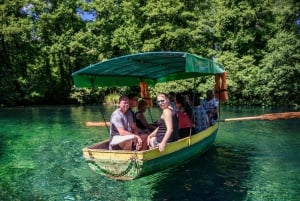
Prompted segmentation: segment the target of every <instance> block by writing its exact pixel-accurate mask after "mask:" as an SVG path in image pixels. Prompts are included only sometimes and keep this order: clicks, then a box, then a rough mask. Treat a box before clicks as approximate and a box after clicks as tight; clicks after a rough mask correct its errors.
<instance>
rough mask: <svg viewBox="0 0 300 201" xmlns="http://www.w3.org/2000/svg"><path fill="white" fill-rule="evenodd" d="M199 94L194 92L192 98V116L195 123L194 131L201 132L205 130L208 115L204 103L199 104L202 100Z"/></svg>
mask: <svg viewBox="0 0 300 201" xmlns="http://www.w3.org/2000/svg"><path fill="white" fill-rule="evenodd" d="M200 97H201V94H198V93H196V94H195V99H194V103H193V105H194V107H193V116H194V120H193V122H194V124H195V132H196V133H198V132H201V131H203V130H205V129H206V128H207V127H208V126H209V121H208V117H207V114H206V110H205V108H204V105H203V104H201V103H202V101H203V100H201V98H200Z"/></svg>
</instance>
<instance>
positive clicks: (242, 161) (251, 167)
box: [0, 106, 300, 201]
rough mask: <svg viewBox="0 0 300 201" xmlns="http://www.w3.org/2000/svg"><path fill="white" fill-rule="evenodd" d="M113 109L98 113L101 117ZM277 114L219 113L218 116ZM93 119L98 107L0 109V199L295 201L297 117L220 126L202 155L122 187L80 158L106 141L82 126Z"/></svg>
mask: <svg viewBox="0 0 300 201" xmlns="http://www.w3.org/2000/svg"><path fill="white" fill-rule="evenodd" d="M113 109H114V108H104V109H103V110H104V112H105V118H106V119H108V118H109V115H110V113H111V111H112V110H113ZM282 111H286V110H283V109H281V110H280V109H277V110H271V109H261V108H246V107H244V108H223V109H222V115H221V118H226V117H242V116H255V115H260V114H263V113H271V112H282ZM147 114H148V118H149V119H150V116H149V113H147ZM151 116H152V118H153V119H157V118H158V116H159V111H158V110H157V109H153V110H152V112H151ZM99 120H100V121H101V120H102V117H101V114H100V109H99V107H97V106H89V107H71V106H59V107H24V108H22V107H20V108H4V109H0V125H1V126H0V178H1V180H0V200H5V201H6V200H8V201H9V200H21V201H24V200H25V201H26V200H47V201H48V200H66V201H67V200H104V201H109V200H112V201H114V200H130V201H131V200H137V201H139V200H141V201H144V200H157V201H173V200H203V201H204V200H209V201H226V200H228V201H232V200H237V201H239V200H251V201H252V200H253V201H260V200H276V201H277V200H278V201H279V200H280V201H281V200H292V201H298V200H300V190H299V189H300V132H299V131H300V129H299V125H300V120H299V119H294V120H278V121H243V122H227V123H220V124H221V125H220V129H219V133H218V136H217V139H216V143H215V145H214V146H213V147H212V148H211V149H210V150H209V151H208V152H207V153H206V154H204V155H202V156H199V157H198V158H196V159H195V160H193V161H191V162H189V163H187V164H185V165H182V166H180V167H178V168H175V169H170V170H166V171H163V172H161V173H157V174H153V175H150V176H147V177H144V178H141V179H138V180H134V181H128V182H122V181H113V180H108V179H106V178H103V177H101V176H99V175H97V174H95V173H94V172H92V171H91V170H90V169H89V167H88V166H87V164H86V162H85V161H84V159H83V158H82V152H81V149H82V148H83V147H85V146H87V145H90V144H92V143H95V142H98V141H100V140H103V139H106V138H107V137H108V133H107V130H106V128H99V127H86V126H85V122H86V121H99Z"/></svg>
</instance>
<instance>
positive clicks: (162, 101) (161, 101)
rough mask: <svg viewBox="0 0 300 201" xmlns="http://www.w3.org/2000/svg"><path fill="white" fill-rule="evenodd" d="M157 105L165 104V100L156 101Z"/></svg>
mask: <svg viewBox="0 0 300 201" xmlns="http://www.w3.org/2000/svg"><path fill="white" fill-rule="evenodd" d="M156 103H157V104H163V103H165V100H158V101H156Z"/></svg>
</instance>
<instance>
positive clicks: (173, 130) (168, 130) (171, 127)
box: [147, 94, 178, 152]
mask: <svg viewBox="0 0 300 201" xmlns="http://www.w3.org/2000/svg"><path fill="white" fill-rule="evenodd" d="M157 104H158V105H159V107H160V108H161V109H162V114H161V117H160V119H159V120H158V121H157V124H158V127H157V128H156V129H155V130H154V131H153V132H152V133H150V135H149V136H148V139H147V144H148V146H149V147H150V148H155V147H158V149H159V151H161V152H162V151H164V150H165V147H166V145H167V143H169V142H173V141H176V140H178V120H177V117H176V113H173V108H172V107H171V105H170V100H169V98H168V96H167V95H166V94H159V95H158V96H157Z"/></svg>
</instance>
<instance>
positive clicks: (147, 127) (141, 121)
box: [135, 100, 156, 133]
mask: <svg viewBox="0 0 300 201" xmlns="http://www.w3.org/2000/svg"><path fill="white" fill-rule="evenodd" d="M137 108H138V111H137V112H136V113H135V120H136V126H137V127H138V128H139V129H140V130H141V131H142V132H144V133H149V132H152V131H153V130H154V129H156V126H154V125H152V124H149V123H148V121H147V119H146V118H145V115H144V113H145V111H146V109H147V102H146V101H144V100H140V101H139V102H138V107H137Z"/></svg>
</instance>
